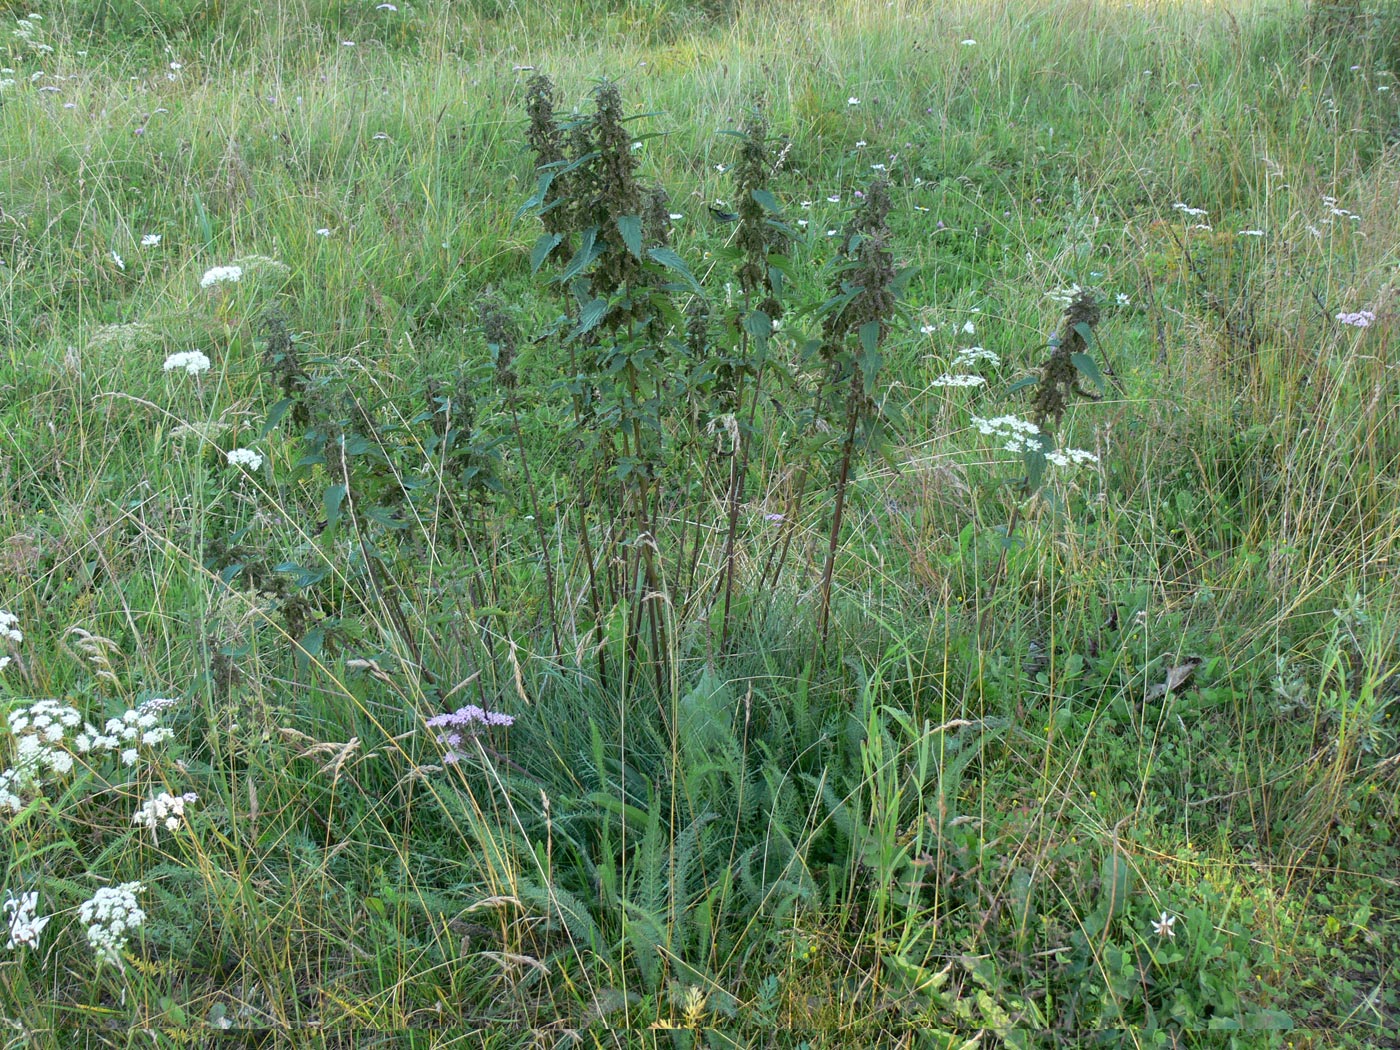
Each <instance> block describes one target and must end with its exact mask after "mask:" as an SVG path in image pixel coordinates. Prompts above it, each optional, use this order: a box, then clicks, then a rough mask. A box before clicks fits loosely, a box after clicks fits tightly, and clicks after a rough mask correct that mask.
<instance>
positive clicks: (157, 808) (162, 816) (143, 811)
mask: <svg viewBox="0 0 1400 1050" xmlns="http://www.w3.org/2000/svg"><path fill="white" fill-rule="evenodd" d="M198 801H199V796H198V795H196V794H195V793H194V792H193V791H186V792H185V793H184V794H183V795H172V794H170V792H168V791H162V792H161V793H160V794H159V795H157V796H156V797H155V798H152V799H148V800H147V801H146V803H145V804H144V805H143V806H142V807H141V808H140V809H138V810H137V811H136V812H135V813H134V814H133V815H132V817H131V822H132V823H133V824H136V825H139V826H140V827H143V828H150V829H151V831H152V832H155V831H156V830H157V829H158V828H159V827H160V826H161V825H164V826H165V830H166V831H175V830H177V829H178V828H179V827H180V822H181V821H182V820H184V818H185V807H186V806H187V805H189V804H190V803H192V802H198Z"/></svg>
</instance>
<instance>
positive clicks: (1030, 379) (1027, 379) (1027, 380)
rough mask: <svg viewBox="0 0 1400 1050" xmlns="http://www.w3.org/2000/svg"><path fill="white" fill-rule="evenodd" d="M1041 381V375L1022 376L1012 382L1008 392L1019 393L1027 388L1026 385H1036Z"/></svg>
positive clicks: (1007, 389)
mask: <svg viewBox="0 0 1400 1050" xmlns="http://www.w3.org/2000/svg"><path fill="white" fill-rule="evenodd" d="M1039 382H1040V376H1022V377H1021V378H1020V379H1018V380H1016V382H1014V383H1012V384H1011V385H1010V386H1009V387H1007V388H1006V392H1007V393H1008V394H1018V393H1020V392H1021V391H1022V390H1025V389H1026V387H1029V386H1035V385H1036V384H1037V383H1039Z"/></svg>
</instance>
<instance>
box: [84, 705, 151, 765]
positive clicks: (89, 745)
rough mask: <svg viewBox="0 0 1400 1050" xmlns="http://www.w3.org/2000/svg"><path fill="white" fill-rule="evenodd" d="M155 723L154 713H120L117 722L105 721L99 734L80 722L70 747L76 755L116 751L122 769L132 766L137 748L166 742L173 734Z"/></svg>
mask: <svg viewBox="0 0 1400 1050" xmlns="http://www.w3.org/2000/svg"><path fill="white" fill-rule="evenodd" d="M159 721H160V719H159V717H158V716H157V715H156V713H155V712H154V711H145V712H142V711H140V710H132V711H123V712H122V715H121V717H120V718H109V719H107V723H106V725H104V726H103V727H102V729H101V731H99V730H98V729H97V728H96V727H95V726H93V724H92V723H91V722H84V723H83V731H82V732H81V733H79V734H78V735H77V737H76V738H75V739H74V741H73V746H74V748H76V749H77V751H78V753H79V754H80V755H86V754H89V753H94V754H101V753H102V752H104V751H120V752H121V760H122V765H124V766H134V765H135V764H136V758H137V748H140V747H154V746H155V745H156V744H160V743H163V742H164V741H166V740H169V739H170V737H171V735H172V732H173V731H172V730H171V729H169V728H167V727H166V726H162V725H158V724H157V723H158V722H159Z"/></svg>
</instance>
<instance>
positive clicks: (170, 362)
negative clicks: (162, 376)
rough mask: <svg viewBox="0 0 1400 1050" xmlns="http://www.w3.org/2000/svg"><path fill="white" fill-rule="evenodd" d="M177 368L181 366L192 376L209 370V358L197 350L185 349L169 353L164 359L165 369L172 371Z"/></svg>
mask: <svg viewBox="0 0 1400 1050" xmlns="http://www.w3.org/2000/svg"><path fill="white" fill-rule="evenodd" d="M177 368H183V369H184V370H185V371H186V372H188V373H189V374H190V375H192V376H197V375H199V373H201V372H207V371H209V358H208V357H206V356H205V354H204V353H203V352H202V351H199V350H186V351H184V352H183V353H179V354H171V355H170V356H169V357H167V358H166V359H165V370H166V371H167V372H173V371H175V370H176V369H177Z"/></svg>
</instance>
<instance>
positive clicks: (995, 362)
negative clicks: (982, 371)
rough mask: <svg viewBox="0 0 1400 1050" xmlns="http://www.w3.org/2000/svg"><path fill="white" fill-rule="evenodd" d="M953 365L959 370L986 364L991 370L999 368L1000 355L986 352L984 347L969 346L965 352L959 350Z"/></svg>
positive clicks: (991, 351)
mask: <svg viewBox="0 0 1400 1050" xmlns="http://www.w3.org/2000/svg"><path fill="white" fill-rule="evenodd" d="M953 364H954V365H956V366H957V367H959V368H970V367H972V366H973V365H981V364H986V365H987V366H989V367H991V368H1000V367H1001V355H1000V354H998V353H997V352H996V351H995V350H988V349H986V348H985V347H980V346H969V347H968V348H967V349H965V350H959V351H958V356H957V357H955V358H953Z"/></svg>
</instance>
